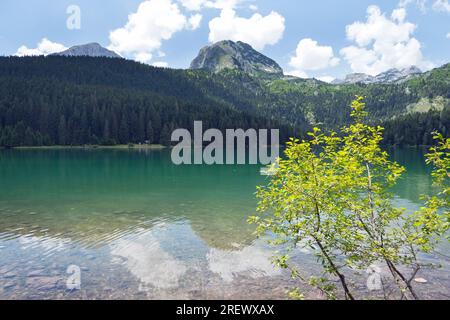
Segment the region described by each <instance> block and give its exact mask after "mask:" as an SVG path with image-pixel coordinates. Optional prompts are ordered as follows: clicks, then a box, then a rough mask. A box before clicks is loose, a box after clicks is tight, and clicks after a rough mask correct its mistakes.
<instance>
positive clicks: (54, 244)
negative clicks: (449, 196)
mask: <svg viewBox="0 0 450 320" xmlns="http://www.w3.org/2000/svg"><path fill="white" fill-rule="evenodd" d="M423 154H424V152H423V151H422V150H417V149H413V150H392V155H393V158H394V159H395V160H397V161H398V162H400V163H401V164H403V165H405V166H406V167H407V169H408V173H407V174H406V175H405V178H404V179H402V181H401V182H400V183H399V184H398V186H397V187H396V189H395V190H394V191H395V194H396V199H395V201H396V203H398V204H399V205H401V206H404V207H406V208H407V209H408V210H414V209H417V208H418V207H419V206H420V201H419V195H420V194H425V193H428V192H429V191H430V190H431V188H432V187H431V180H430V178H429V169H428V168H427V167H426V165H425V163H424V160H423ZM266 179H267V177H264V176H261V175H260V167H258V166H251V165H246V166H225V165H224V166H194V165H192V166H175V165H173V164H172V163H171V161H170V151H169V150H143V151H138V150H0V299H231V298H232V299H269V298H273V299H283V298H286V291H287V290H289V289H291V288H293V287H294V286H295V285H296V283H295V282H294V281H293V280H291V279H290V277H289V274H287V273H285V272H282V271H280V270H277V269H274V268H273V267H272V265H271V263H270V257H271V256H272V254H273V248H270V247H269V246H267V245H266V242H265V241H263V240H256V239H255V237H254V236H253V234H252V232H253V229H252V227H251V226H249V225H248V224H247V222H246V220H247V217H248V216H249V215H251V214H253V210H254V208H255V206H256V200H255V197H254V192H255V187H256V186H257V185H260V184H264V183H265V181H266ZM440 251H441V252H442V253H444V254H446V255H450V250H449V248H448V246H446V245H443V246H442V247H441V248H440ZM424 258H425V259H430V261H432V262H436V261H438V258H439V259H440V261H441V262H442V264H443V266H442V268H440V269H438V270H434V271H425V272H424V274H422V276H423V277H426V278H427V280H428V283H427V284H422V285H420V286H421V287H420V288H419V289H420V291H421V292H423V294H424V295H426V296H427V297H434V298H448V297H449V295H450V279H449V277H450V276H449V270H450V269H449V261H448V258H445V257H443V256H442V257H441V256H440V257H438V256H428V257H424ZM295 261H296V263H298V264H299V265H300V266H301V267H302V270H304V272H306V273H315V272H316V269H317V267H316V265H315V263H314V261H315V259H314V258H313V257H311V255H310V254H309V253H308V252H298V254H297V255H296V256H295ZM70 265H76V266H78V267H79V268H80V270H81V290H68V289H67V288H66V280H67V277H69V275H68V274H67V273H66V271H67V268H68V266H70ZM355 281H360V286H361V288H363V287H364V281H365V280H364V279H359V280H355ZM362 290H363V289H362ZM308 297H311V298H314V297H315V296H314V292H311V293H309V295H308Z"/></svg>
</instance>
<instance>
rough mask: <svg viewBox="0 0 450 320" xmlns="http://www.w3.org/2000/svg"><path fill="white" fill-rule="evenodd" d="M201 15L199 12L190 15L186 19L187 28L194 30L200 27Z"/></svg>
mask: <svg viewBox="0 0 450 320" xmlns="http://www.w3.org/2000/svg"><path fill="white" fill-rule="evenodd" d="M202 18H203V16H202V15H201V14H199V13H197V14H194V15H192V16H191V17H190V18H189V20H188V29H190V30H196V29H198V28H199V27H200V23H201V22H202Z"/></svg>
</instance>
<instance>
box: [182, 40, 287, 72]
mask: <svg viewBox="0 0 450 320" xmlns="http://www.w3.org/2000/svg"><path fill="white" fill-rule="evenodd" d="M190 68H191V69H203V70H208V71H212V72H219V71H221V70H224V69H236V70H241V71H244V72H246V73H248V74H251V75H253V76H271V77H273V76H277V77H280V76H283V69H281V67H280V66H279V65H278V64H277V63H276V62H275V61H274V60H272V59H270V58H268V57H266V56H265V55H263V54H262V53H260V52H258V51H256V50H255V49H253V48H252V47H251V46H250V45H249V44H247V43H244V42H241V41H237V42H234V41H231V40H224V41H220V42H217V43H214V44H212V45H209V46H206V47H204V48H202V49H201V50H200V53H199V54H198V56H197V57H196V58H195V59H194V60H193V61H192V63H191V67H190Z"/></svg>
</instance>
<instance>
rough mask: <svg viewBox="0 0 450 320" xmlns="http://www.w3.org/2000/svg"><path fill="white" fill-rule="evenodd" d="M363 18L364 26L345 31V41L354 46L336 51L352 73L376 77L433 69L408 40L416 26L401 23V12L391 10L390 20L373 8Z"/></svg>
mask: <svg viewBox="0 0 450 320" xmlns="http://www.w3.org/2000/svg"><path fill="white" fill-rule="evenodd" d="M367 14H368V16H367V21H366V22H355V23H353V24H351V25H348V26H347V27H346V33H347V38H348V39H349V40H351V41H354V42H355V43H356V45H352V46H348V47H345V48H343V49H342V50H341V51H340V53H341V55H342V56H343V57H344V59H345V60H346V61H347V62H348V63H349V64H350V67H351V68H352V70H353V72H362V73H367V74H370V75H377V74H379V73H381V72H384V71H387V70H388V69H391V68H406V67H409V66H411V65H415V66H418V67H419V68H422V69H423V70H428V69H430V68H432V67H433V65H432V63H430V62H428V61H426V60H425V59H424V57H423V55H422V46H421V43H420V42H419V41H418V40H417V39H416V38H414V37H412V34H413V32H414V30H415V29H416V25H415V24H413V23H410V22H407V21H405V19H406V10H405V9H404V8H398V9H395V10H394V11H393V12H392V14H391V17H386V15H385V14H383V13H381V11H380V9H379V8H378V7H377V6H369V7H368V9H367Z"/></svg>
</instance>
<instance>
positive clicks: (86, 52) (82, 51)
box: [53, 42, 122, 58]
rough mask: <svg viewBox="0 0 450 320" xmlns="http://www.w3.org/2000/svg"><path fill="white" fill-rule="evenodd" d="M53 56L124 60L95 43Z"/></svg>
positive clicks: (74, 47)
mask: <svg viewBox="0 0 450 320" xmlns="http://www.w3.org/2000/svg"><path fill="white" fill-rule="evenodd" d="M53 55H54V56H66V57H81V56H87V57H105V58H122V57H121V56H119V55H118V54H117V53H115V52H114V51H111V50H108V49H106V48H104V47H102V46H101V45H100V44H98V43H95V42H93V43H88V44H84V45H79V46H73V47H71V48H69V49H67V50H65V51H63V52H59V53H54V54H53Z"/></svg>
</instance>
